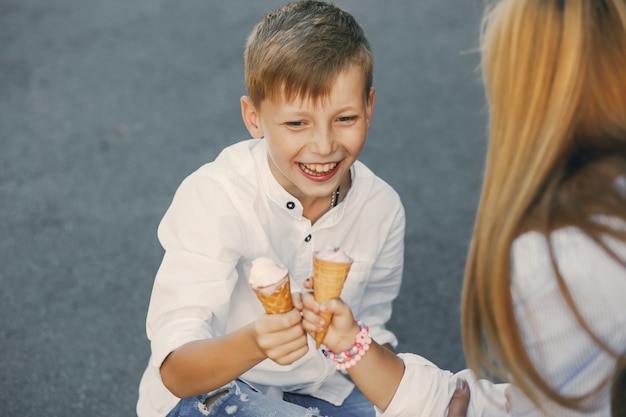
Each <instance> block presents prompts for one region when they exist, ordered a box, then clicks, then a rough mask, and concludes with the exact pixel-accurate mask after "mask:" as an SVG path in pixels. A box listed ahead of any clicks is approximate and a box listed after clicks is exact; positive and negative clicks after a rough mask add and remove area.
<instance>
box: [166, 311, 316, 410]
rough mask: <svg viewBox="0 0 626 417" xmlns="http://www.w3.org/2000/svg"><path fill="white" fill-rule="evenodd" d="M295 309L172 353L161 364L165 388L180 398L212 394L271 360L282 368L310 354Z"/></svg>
mask: <svg viewBox="0 0 626 417" xmlns="http://www.w3.org/2000/svg"><path fill="white" fill-rule="evenodd" d="M300 323H301V317H300V313H299V312H298V310H296V309H292V310H291V311H289V312H287V313H284V314H271V315H263V316H261V317H260V318H259V319H258V320H257V321H255V322H254V323H251V324H249V325H248V326H246V327H243V328H241V329H239V330H236V331H234V332H232V333H229V334H227V335H224V336H220V337H216V338H213V339H205V340H197V341H193V342H189V343H187V344H184V345H182V346H181V347H179V348H178V349H176V350H174V351H173V352H172V353H170V354H169V355H168V356H167V358H165V360H164V361H163V363H162V364H161V378H162V380H163V384H164V385H165V386H166V387H167V389H169V390H170V391H171V392H172V394H174V395H175V396H177V397H179V398H188V397H192V396H194V395H199V394H203V393H207V392H210V391H213V390H215V389H217V388H219V387H221V386H223V385H225V384H227V383H228V382H230V381H232V380H234V379H236V378H238V377H239V376H240V375H241V374H243V373H244V372H246V371H248V370H249V369H250V368H252V367H253V366H255V365H257V364H258V363H259V362H261V361H263V360H265V359H267V358H269V359H272V360H273V361H275V362H276V363H278V364H281V365H287V364H290V363H293V362H294V361H296V360H297V359H299V358H301V357H302V356H304V355H305V354H306V353H307V352H308V345H307V340H306V334H305V333H304V330H303V328H302V326H301V324H300Z"/></svg>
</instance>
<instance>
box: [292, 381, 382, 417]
mask: <svg viewBox="0 0 626 417" xmlns="http://www.w3.org/2000/svg"><path fill="white" fill-rule="evenodd" d="M283 399H284V400H285V401H288V402H290V403H293V404H298V405H300V406H302V407H308V408H317V409H318V410H319V411H320V414H319V415H320V416H323V417H375V416H376V411H375V410H374V405H373V404H372V403H371V402H370V401H369V400H368V399H367V398H365V396H364V395H363V394H362V393H361V391H359V389H358V388H357V387H354V389H353V390H352V392H351V393H350V395H348V398H346V399H345V400H344V402H343V404H342V405H341V406H336V405H333V404H331V403H329V402H327V401H324V400H320V399H319V398H315V397H311V396H309V395H300V394H293V393H289V392H286V393H285V394H284V395H283Z"/></svg>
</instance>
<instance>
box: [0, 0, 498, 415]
mask: <svg viewBox="0 0 626 417" xmlns="http://www.w3.org/2000/svg"><path fill="white" fill-rule="evenodd" d="M282 3H284V1H278V0H265V1H263V2H260V1H257V2H251V1H250V2H244V1H240V0H233V1H217V0H179V1H172V0H169V1H168V0H133V1H128V0H106V1H102V0H99V1H98V0H0V219H1V220H0V414H2V415H3V416H10V417H12V416H38V415H46V416H59V417H67V416H90V417H99V416H107V417H117V416H120V417H121V416H132V415H135V402H136V399H137V385H138V383H139V379H140V377H141V373H142V372H143V370H144V367H145V365H146V361H147V359H148V355H149V344H148V341H147V339H146V336H145V327H144V324H145V315H146V311H147V306H148V301H149V296H150V290H151V286H152V282H153V278H154V274H155V272H156V270H157V268H158V266H159V263H160V260H161V257H162V254H163V252H162V249H161V247H160V246H159V244H158V241H157V238H156V228H157V225H158V222H159V220H160V219H161V217H162V215H163V213H164V212H165V210H166V209H167V207H168V205H169V203H170V201H171V198H172V196H173V193H174V191H175V190H176V187H177V186H178V184H179V183H180V181H181V180H182V179H183V178H184V177H185V176H187V175H188V174H189V173H190V172H192V171H193V170H195V169H196V168H197V167H198V166H200V165H201V164H203V163H204V162H206V161H209V160H211V159H213V158H214V157H215V156H216V155H217V153H218V152H219V150H220V149H221V148H223V147H224V146H226V145H228V144H230V143H233V142H236V141H239V140H241V139H245V138H247V137H248V133H247V131H246V130H245V128H244V125H243V123H242V122H241V118H240V110H239V97H240V96H241V95H243V94H245V88H244V82H243V59H242V53H243V46H244V42H245V38H246V36H247V34H248V32H249V30H250V29H251V28H252V26H253V25H254V24H255V23H256V22H257V21H258V20H259V19H261V18H262V16H263V15H264V14H265V13H266V12H268V11H269V10H271V9H273V8H275V7H277V6H278V5H280V4H282ZM337 3H338V4H339V5H341V6H343V7H345V8H346V9H347V10H349V11H350V12H352V13H353V14H354V15H355V16H356V17H357V19H358V20H359V21H360V22H361V23H362V24H363V26H364V27H365V30H366V33H367V35H368V38H369V39H370V42H371V43H372V47H373V50H374V56H375V60H376V67H375V76H374V85H375V87H376V89H377V98H376V108H375V113H374V121H373V126H372V128H371V130H370V132H369V135H368V140H367V144H366V146H365V150H364V152H363V154H362V157H361V160H362V161H363V162H365V163H366V164H367V165H368V166H370V167H371V168H372V169H373V170H374V171H375V172H376V173H378V174H379V176H381V177H382V178H383V179H385V180H386V181H387V182H389V183H390V184H391V185H392V186H394V187H395V188H396V189H397V190H398V192H399V193H400V195H401V197H402V199H403V202H404V204H405V208H406V212H407V235H406V268H405V278H404V284H403V287H402V292H401V294H400V296H399V298H398V299H397V301H396V303H395V310H394V314H393V317H392V319H391V322H390V324H389V327H390V328H392V329H393V330H394V331H396V333H397V334H398V336H399V339H400V346H399V350H401V351H411V352H417V353H420V354H422V355H424V356H426V357H427V358H429V359H431V360H432V361H434V362H435V363H437V364H439V365H440V366H441V367H444V368H447V369H451V370H459V369H462V368H463V367H464V364H465V362H464V359H463V352H462V346H461V341H460V330H459V301H460V293H461V283H462V276H463V268H464V264H465V258H466V252H467V248H468V245H469V241H470V237H471V230H472V227H473V221H474V215H475V210H476V206H477V202H478V197H479V192H480V183H481V177H482V171H483V160H484V151H485V148H486V143H485V131H486V128H485V123H486V117H485V104H484V97H483V92H482V86H481V82H480V76H479V73H478V72H477V67H478V54H477V42H478V33H479V19H480V13H481V7H482V0H465V1H457V0H419V1H415V0H392V1H375V0H342V1H337Z"/></svg>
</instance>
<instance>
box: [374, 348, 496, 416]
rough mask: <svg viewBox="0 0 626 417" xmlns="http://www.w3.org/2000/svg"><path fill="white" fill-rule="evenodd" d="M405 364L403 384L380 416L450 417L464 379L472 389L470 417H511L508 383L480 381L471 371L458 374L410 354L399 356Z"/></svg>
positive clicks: (401, 382)
mask: <svg viewBox="0 0 626 417" xmlns="http://www.w3.org/2000/svg"><path fill="white" fill-rule="evenodd" d="M398 356H399V357H400V358H401V359H402V360H403V361H404V364H405V371H404V376H403V377H402V380H401V381H400V385H399V386H398V389H397V390H396V393H395V395H394V397H393V399H392V400H391V403H390V404H389V406H388V407H387V409H386V410H385V411H384V412H383V411H382V410H376V411H377V416H379V417H409V416H410V417H427V416H428V417H446V415H447V411H448V404H449V403H450V398H452V394H453V393H454V390H455V388H456V381H457V379H459V378H464V379H465V380H466V381H467V383H468V384H469V386H470V393H471V396H470V404H469V408H468V410H467V414H466V417H503V416H507V415H508V414H507V412H506V397H505V390H506V389H507V387H508V384H493V383H491V382H489V381H487V380H484V379H476V377H475V375H474V374H473V373H472V372H471V371H470V370H467V369H466V370H463V371H461V372H458V373H457V374H453V373H452V372H450V371H446V370H442V369H439V368H438V367H437V366H436V365H435V364H433V363H432V362H430V361H428V360H427V359H425V358H423V357H421V356H419V355H414V354H410V353H401V354H399V355H398Z"/></svg>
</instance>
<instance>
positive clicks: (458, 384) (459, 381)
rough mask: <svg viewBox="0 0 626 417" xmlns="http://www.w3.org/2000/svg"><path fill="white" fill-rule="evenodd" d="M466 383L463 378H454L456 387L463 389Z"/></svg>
mask: <svg viewBox="0 0 626 417" xmlns="http://www.w3.org/2000/svg"><path fill="white" fill-rule="evenodd" d="M466 385H467V382H466V381H465V379H463V378H459V379H457V380H456V389H458V390H463V389H465V386H466Z"/></svg>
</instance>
